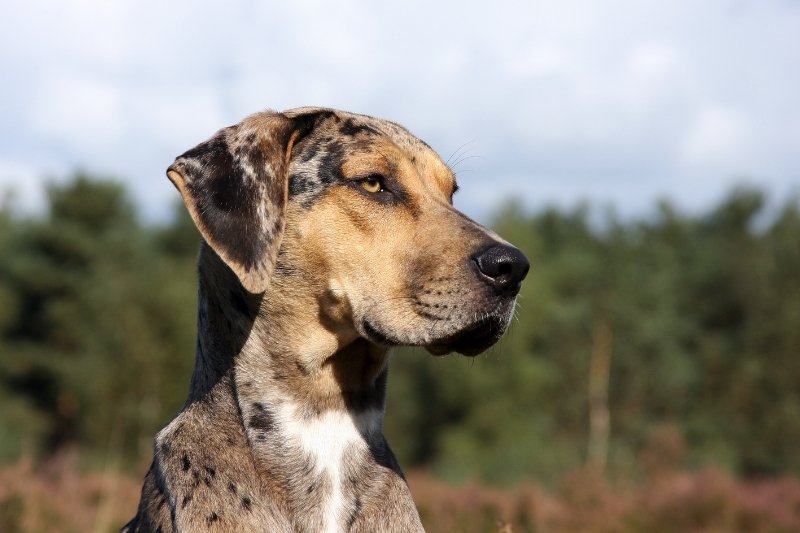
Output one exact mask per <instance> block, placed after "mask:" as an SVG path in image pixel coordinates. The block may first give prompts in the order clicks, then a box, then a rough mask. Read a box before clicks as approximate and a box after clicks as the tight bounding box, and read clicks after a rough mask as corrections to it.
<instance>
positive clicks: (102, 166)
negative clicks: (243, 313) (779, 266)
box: [0, 0, 800, 221]
mask: <svg viewBox="0 0 800 533" xmlns="http://www.w3.org/2000/svg"><path fill="white" fill-rule="evenodd" d="M0 72H2V73H3V75H2V78H3V81H2V83H0V124H1V125H2V127H1V128H0V191H8V190H12V189H13V191H14V195H13V196H12V205H13V208H14V209H15V210H16V211H17V212H19V213H34V214H35V213H40V212H42V210H43V209H44V205H45V201H44V198H45V197H44V192H43V191H44V184H45V183H47V182H50V181H60V180H64V179H66V178H67V177H68V176H69V175H70V174H71V173H72V172H73V171H75V170H76V169H80V170H85V171H88V172H91V173H95V174H100V175H104V176H109V177H112V178H114V179H117V180H120V181H123V182H125V183H126V184H127V185H128V187H129V189H130V190H131V192H132V194H133V196H134V199H135V201H136V203H137V205H138V206H139V207H140V209H141V212H142V214H143V217H145V219H147V220H151V221H160V220H165V219H167V218H168V217H169V216H170V213H172V212H173V211H172V210H173V206H174V204H175V202H176V201H177V197H178V196H177V192H176V191H175V190H174V189H173V188H172V185H171V184H170V183H169V182H168V180H167V179H166V177H165V174H164V171H165V169H166V167H167V166H168V165H169V164H170V163H171V162H172V160H173V159H174V157H175V156H177V155H178V154H180V153H182V152H184V151H185V150H186V149H188V148H191V147H192V146H194V145H196V144H197V143H199V142H200V141H202V140H204V139H206V138H207V137H209V136H210V135H211V134H213V133H214V132H215V131H216V130H217V129H219V128H221V127H223V126H227V125H230V124H233V123H236V122H238V121H239V120H241V119H242V118H243V117H245V116H246V115H248V114H250V113H253V112H256V111H260V110H264V109H276V110H283V109H288V108H292V107H298V106H304V105H321V106H327V107H335V108H340V109H345V110H349V111H355V112H360V113H366V114H370V115H375V116H379V117H384V118H389V119H392V120H394V121H397V122H400V123H402V124H404V125H405V126H406V127H408V128H409V129H410V130H411V131H412V132H413V133H415V134H416V135H417V136H419V137H420V138H422V139H424V140H426V141H427V142H428V143H429V144H430V145H431V146H433V147H434V148H435V149H436V150H437V151H439V153H440V154H441V155H442V157H443V159H448V158H449V159H450V161H451V162H454V161H455V162H457V164H455V165H454V167H455V171H456V174H457V176H458V180H459V183H460V185H461V190H460V192H459V193H458V195H457V196H456V200H455V203H456V206H457V207H459V208H460V209H462V210H464V211H465V212H466V213H468V214H470V215H471V216H473V217H476V218H478V219H479V220H486V218H487V217H489V215H490V213H492V211H493V210H494V209H496V207H497V206H498V205H499V204H500V203H501V202H502V201H504V200H506V199H508V198H513V199H515V200H517V201H519V202H522V203H523V204H524V205H525V206H527V207H529V208H531V209H537V208H541V207H543V206H547V205H551V204H555V205H558V206H562V207H570V206H574V205H576V204H577V203H579V202H583V201H591V202H592V203H594V204H598V205H613V206H615V208H616V209H617V211H618V212H620V213H621V214H623V215H630V216H639V215H646V214H647V213H649V212H652V210H653V207H654V205H655V202H656V200H657V199H660V198H665V197H666V198H669V199H670V200H671V201H672V202H673V203H674V204H675V205H676V206H677V207H678V208H679V209H682V210H684V211H690V212H691V211H698V210H703V209H707V208H708V207H710V206H712V205H714V204H715V203H716V202H718V201H719V200H720V199H721V198H722V197H723V196H724V195H725V194H726V192H728V191H729V190H730V189H731V187H733V186H734V185H735V184H741V183H746V184H752V185H757V186H760V187H761V188H763V189H764V190H765V191H767V192H768V194H769V195H770V197H771V198H772V201H773V202H778V203H779V202H780V201H783V200H785V199H786V198H787V197H789V195H791V194H793V193H794V192H797V190H798V186H800V97H799V96H798V95H800V2H798V1H790V0H752V1H747V0H703V1H697V0H671V1H670V2H656V1H655V0H653V1H645V0H640V1H637V0H604V1H603V2H597V1H588V0H547V1H543V0H539V1H529V2H511V1H505V0H501V1H495V2H485V1H484V2H468V1H464V0H461V1H453V2H451V1H441V2H431V1H429V2H421V1H415V0H411V1H404V2H400V1H394V0H389V1H385V2H366V1H363V2H360V1H352V0H343V1H339V2H330V1H327V2H326V1H294V2H268V1H264V2H255V1H248V0H227V1H226V2H210V1H205V0H200V1H198V0H194V1H179V0H170V1H163V0H162V1H159V2H155V1H150V0H138V1H128V0H115V1H111V0H106V1H100V0H73V1H64V0H57V1H40V0H27V1H25V2H13V3H10V4H8V5H6V6H5V7H4V10H3V17H2V18H0Z"/></svg>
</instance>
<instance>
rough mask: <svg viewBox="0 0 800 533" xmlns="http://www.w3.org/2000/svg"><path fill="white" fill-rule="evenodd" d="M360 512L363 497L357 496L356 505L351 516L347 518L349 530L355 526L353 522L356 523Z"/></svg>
mask: <svg viewBox="0 0 800 533" xmlns="http://www.w3.org/2000/svg"><path fill="white" fill-rule="evenodd" d="M359 514H361V497H360V496H356V501H355V506H354V507H353V512H352V513H350V518H349V519H348V520H347V529H348V530H349V529H350V528H352V527H353V524H355V522H356V519H357V518H358V515H359Z"/></svg>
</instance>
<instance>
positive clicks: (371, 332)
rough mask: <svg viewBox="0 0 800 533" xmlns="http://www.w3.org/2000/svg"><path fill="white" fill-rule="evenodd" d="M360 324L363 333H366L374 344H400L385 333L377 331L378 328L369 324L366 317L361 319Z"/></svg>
mask: <svg viewBox="0 0 800 533" xmlns="http://www.w3.org/2000/svg"><path fill="white" fill-rule="evenodd" d="M361 325H362V326H363V328H364V333H366V334H367V337H368V338H369V340H371V341H372V342H374V343H376V344H382V345H384V346H400V343H399V342H397V341H396V340H394V339H392V338H390V337H389V336H387V335H386V334H385V333H383V332H381V331H378V329H377V328H376V327H375V326H373V325H372V324H370V323H369V321H368V320H367V319H366V318H365V319H364V320H362V321H361Z"/></svg>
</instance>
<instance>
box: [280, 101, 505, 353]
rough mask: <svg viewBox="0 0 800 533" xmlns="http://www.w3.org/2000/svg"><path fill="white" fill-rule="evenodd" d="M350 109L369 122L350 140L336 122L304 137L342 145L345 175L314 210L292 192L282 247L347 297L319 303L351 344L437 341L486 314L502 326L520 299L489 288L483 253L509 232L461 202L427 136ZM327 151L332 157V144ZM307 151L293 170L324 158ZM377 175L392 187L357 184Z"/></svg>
mask: <svg viewBox="0 0 800 533" xmlns="http://www.w3.org/2000/svg"><path fill="white" fill-rule="evenodd" d="M344 115H345V117H344V118H343V119H342V120H344V119H346V120H347V121H348V124H350V126H348V128H356V127H357V126H359V125H365V126H368V128H365V129H360V130H358V131H359V133H358V135H357V136H355V137H353V138H340V137H339V136H337V134H336V131H332V128H334V126H335V124H336V121H333V120H330V121H328V122H326V123H323V124H320V125H319V126H318V128H317V130H316V131H315V132H314V133H313V134H311V135H309V136H308V137H307V138H306V139H304V140H303V145H304V147H305V148H306V149H308V147H310V146H313V147H315V149H318V150H323V149H321V148H319V147H320V146H327V150H329V151H330V150H334V151H335V152H336V154H337V158H338V160H337V166H336V168H335V169H333V170H334V171H335V173H336V175H338V176H339V178H338V179H339V181H334V182H333V183H330V184H326V185H325V189H324V191H323V192H322V193H320V194H319V195H318V197H317V199H316V200H315V202H314V203H313V205H312V206H311V207H310V208H308V207H306V206H304V205H302V203H301V202H298V201H294V200H293V199H290V202H289V205H288V207H287V212H286V220H287V222H286V224H287V230H286V235H285V237H284V242H283V245H282V262H283V265H284V267H289V269H290V270H291V271H292V272H294V273H295V274H294V276H292V277H293V278H295V279H298V278H299V279H302V283H303V286H304V287H306V289H304V290H306V291H308V293H309V294H324V293H326V292H328V293H330V294H335V295H336V301H337V304H336V305H330V306H329V305H327V304H324V303H323V304H322V305H320V304H319V301H317V305H318V308H319V309H320V315H321V316H322V317H324V320H322V322H323V323H325V324H326V330H327V331H329V332H332V334H333V336H334V337H337V338H342V339H348V340H350V342H352V339H354V338H359V337H362V338H367V339H369V340H371V341H372V342H374V343H377V344H379V345H392V344H398V345H409V344H410V345H422V346H440V348H439V349H438V351H441V350H442V349H443V348H441V346H445V347H446V344H447V342H449V339H451V338H453V337H455V336H457V335H458V334H459V332H461V331H464V330H468V329H470V328H473V327H477V326H476V325H477V324H480V323H482V321H486V320H489V321H490V322H492V321H493V322H492V324H495V323H496V327H495V326H494V325H493V326H492V328H493V329H492V331H495V330H497V331H500V332H502V330H504V329H505V327H506V325H507V323H508V320H509V318H510V314H511V311H512V309H513V305H514V299H513V297H512V298H500V297H498V296H497V295H495V294H494V293H493V292H492V291H491V290H489V289H488V288H487V286H486V284H485V283H484V282H483V281H481V280H480V279H479V276H478V275H476V271H475V266H474V261H473V260H472V257H473V256H474V255H475V254H476V253H477V252H479V251H480V250H482V249H485V248H487V247H488V246H490V245H493V244H501V243H504V241H502V239H500V238H499V237H497V236H496V235H495V234H494V233H492V232H490V231H489V230H487V229H485V228H483V227H482V226H480V225H478V224H477V223H475V222H473V221H471V220H469V219H468V218H467V217H465V216H464V215H463V214H461V213H459V212H458V211H456V210H455V209H454V208H453V206H452V195H453V192H454V190H455V188H456V184H455V177H454V176H453V174H452V172H451V171H450V169H449V168H448V167H447V166H446V165H445V164H444V162H443V161H442V160H441V158H440V157H439V156H438V154H436V153H435V152H434V151H433V150H432V149H431V148H430V147H429V146H428V145H426V144H424V143H422V142H421V141H419V140H418V139H416V138H415V137H413V136H412V135H411V134H410V133H408V132H407V131H406V130H405V129H403V128H402V127H400V126H398V125H396V124H393V123H390V122H387V121H382V120H378V119H373V118H371V117H364V116H360V115H352V116H351V115H347V114H344ZM323 139H333V140H332V141H331V140H328V141H323ZM326 142H327V145H326V144H325V143H326ZM302 151H303V149H302V148H301V149H300V152H301V153H302ZM316 157H317V158H318V159H319V160H320V161H324V160H325V154H324V153H323V154H322V155H321V156H319V155H318V156H316ZM303 159H304V158H303V157H301V156H299V155H298V156H297V157H295V158H293V159H292V161H291V163H290V165H289V173H290V174H292V172H293V171H294V172H299V171H300V170H302V171H303V172H311V173H312V174H313V172H314V171H315V169H314V167H313V166H310V163H313V162H314V161H316V159H310V158H306V160H303ZM328 161H330V158H329V159H328ZM325 170H326V171H328V172H330V171H331V169H330V168H326V169H325ZM375 176H377V177H380V179H381V180H383V182H384V185H385V187H384V188H385V191H382V192H378V193H370V192H366V191H365V190H364V189H363V188H360V187H358V183H359V181H360V180H364V179H366V178H369V177H375ZM280 267H281V261H279V269H280ZM293 292H294V293H295V294H296V293H297V289H296V288H294V289H293ZM306 300H308V301H310V300H311V299H310V298H306ZM343 302H345V303H343ZM342 309H346V312H342ZM318 320H320V318H319V317H318ZM496 336H497V337H499V334H498V335H496ZM483 340H486V339H483ZM490 340H491V341H492V342H494V341H495V340H496V338H494V336H493V337H492V338H491V339H490ZM487 342H488V341H487ZM441 343H444V344H441Z"/></svg>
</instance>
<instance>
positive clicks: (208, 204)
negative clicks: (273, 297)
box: [167, 112, 316, 293]
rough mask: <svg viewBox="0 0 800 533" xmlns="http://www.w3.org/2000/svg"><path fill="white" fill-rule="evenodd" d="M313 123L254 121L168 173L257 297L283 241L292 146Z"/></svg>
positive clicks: (265, 117)
mask: <svg viewBox="0 0 800 533" xmlns="http://www.w3.org/2000/svg"><path fill="white" fill-rule="evenodd" d="M315 118H316V117H314V116H313V115H300V116H296V117H293V118H290V117H287V116H286V115H284V114H281V113H270V112H266V113H258V114H255V115H252V116H250V117H248V118H246V119H245V120H243V121H242V122H241V123H239V124H237V125H236V126H231V127H228V128H224V129H222V130H220V131H218V132H217V133H216V134H215V135H214V136H213V137H211V138H210V139H208V140H207V141H205V142H203V143H201V144H199V145H198V146H196V147H194V148H192V149H191V150H189V151H188V152H186V153H184V154H183V155H181V156H179V157H178V158H177V159H175V162H174V163H173V164H172V165H171V166H170V167H169V168H168V169H167V177H169V179H170V181H172V183H173V184H174V185H175V187H176V188H177V189H178V191H180V193H181V196H182V197H183V201H184V203H185V204H186V207H187V208H188V210H189V213H190V215H191V217H192V219H193V220H194V223H195V224H196V225H197V228H198V229H199V230H200V233H201V234H202V236H203V238H204V239H205V241H206V242H207V243H208V244H209V246H211V248H212V249H213V250H214V251H215V252H216V253H217V255H219V256H220V257H221V258H222V260H223V261H225V263H226V264H227V265H228V266H229V267H230V268H231V270H233V272H234V273H235V274H236V276H237V277H238V278H239V280H240V281H241V283H242V285H243V286H244V288H245V289H247V290H248V291H250V292H252V293H261V292H264V291H265V290H266V289H267V287H268V286H269V280H270V276H271V274H272V271H273V269H274V267H275V260H276V258H277V255H278V248H279V247H280V243H281V238H282V236H283V229H284V210H285V208H286V201H287V192H288V191H287V189H288V185H287V183H288V177H287V172H288V166H289V158H290V156H291V152H292V146H293V145H294V143H295V142H297V140H298V139H299V138H301V137H303V136H305V135H306V134H308V133H309V132H310V131H311V129H312V128H313V126H314V124H315Z"/></svg>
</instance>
